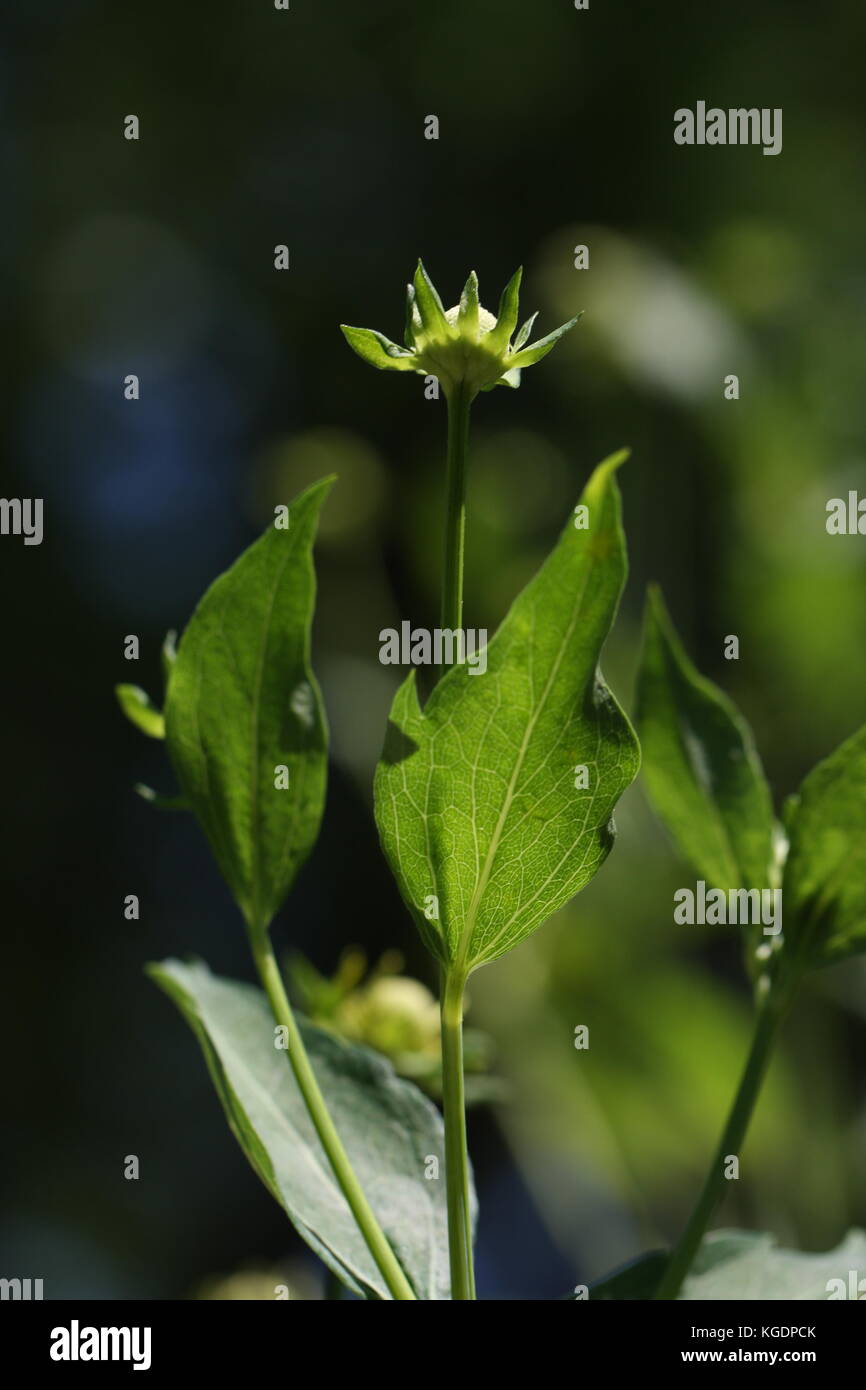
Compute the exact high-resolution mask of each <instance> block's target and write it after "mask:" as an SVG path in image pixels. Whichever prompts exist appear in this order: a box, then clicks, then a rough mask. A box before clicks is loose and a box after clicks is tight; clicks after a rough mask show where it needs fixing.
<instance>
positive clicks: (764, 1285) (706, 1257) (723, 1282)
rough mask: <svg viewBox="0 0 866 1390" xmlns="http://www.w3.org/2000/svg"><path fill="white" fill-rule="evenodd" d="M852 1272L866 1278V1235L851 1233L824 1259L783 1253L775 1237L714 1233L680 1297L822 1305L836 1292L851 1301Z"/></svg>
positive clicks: (795, 1252)
mask: <svg viewBox="0 0 866 1390" xmlns="http://www.w3.org/2000/svg"><path fill="white" fill-rule="evenodd" d="M851 1270H855V1271H859V1277H861V1278H862V1277H863V1274H864V1271H866V1232H864V1231H858V1230H853V1231H849V1232H848V1235H847V1236H846V1237H845V1239H844V1240H843V1241H842V1243H841V1244H840V1245H837V1247H836V1249H835V1250H829V1251H827V1252H826V1253H825V1254H820V1255H812V1254H809V1255H804V1254H801V1253H800V1252H799V1251H796V1250H783V1249H780V1247H779V1246H778V1245H777V1244H776V1242H775V1239H774V1238H773V1236H770V1235H755V1234H752V1233H751V1232H749V1231H714V1232H713V1233H712V1235H709V1236H707V1237H706V1238H705V1240H704V1242H703V1244H702V1246H701V1248H700V1250H699V1252H698V1255H697V1258H696V1259H695V1262H694V1264H693V1265H692V1269H691V1273H690V1274H689V1276H688V1278H687V1279H686V1281H685V1283H684V1284H683V1287H682V1290H681V1292H680V1298H681V1299H685V1300H689V1299H700V1300H704V1299H716V1298H719V1299H730V1300H746V1301H755V1300H760V1301H765V1300H771V1299H781V1300H795V1301H807V1302H821V1301H826V1300H828V1299H829V1298H830V1295H831V1293H834V1294H835V1297H836V1298H843V1297H851V1294H850V1292H848V1293H843V1292H842V1289H843V1288H844V1289H846V1290H847V1289H849V1287H850V1285H849V1273H850V1271H851ZM834 1280H837V1281H841V1284H839V1283H835V1284H834V1283H832V1282H831V1281H834ZM864 1289H866V1285H864ZM856 1296H857V1295H856V1294H855V1297H856Z"/></svg>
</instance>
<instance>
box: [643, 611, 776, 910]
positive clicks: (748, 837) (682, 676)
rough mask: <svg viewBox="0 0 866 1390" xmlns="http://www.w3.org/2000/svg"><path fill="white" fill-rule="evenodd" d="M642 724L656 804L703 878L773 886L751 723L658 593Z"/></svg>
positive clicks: (648, 630)
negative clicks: (688, 649)
mask: <svg viewBox="0 0 866 1390" xmlns="http://www.w3.org/2000/svg"><path fill="white" fill-rule="evenodd" d="M636 723H637V729H638V733H639V735H640V740H641V748H642V750H643V775H644V778H645V781H646V785H647V788H648V790H649V793H650V797H651V799H652V801H653V804H654V806H655V808H656V810H657V811H658V814H659V816H660V817H661V819H662V820H663V821H664V823H665V825H666V826H667V828H668V830H669V831H670V833H671V835H672V837H673V839H674V841H675V843H676V845H677V847H678V848H679V850H680V852H681V853H682V854H683V856H684V858H686V859H687V860H688V861H689V862H690V863H691V865H692V867H693V868H694V869H695V870H696V871H697V873H698V874H699V875H700V876H701V877H702V878H703V879H704V880H705V881H706V883H707V885H708V886H710V887H713V888H718V889H721V890H722V891H728V890H730V889H736V888H765V887H771V886H775V884H774V882H773V876H774V867H773V862H774V820H773V808H772V803H771V800H770V793H769V790H768V788H767V783H766V780H765V778H764V773H763V770H762V768H761V762H760V759H759V757H758V754H757V751H756V749H755V746H754V741H753V739H752V735H751V732H750V730H749V727H748V725H747V724H746V722H745V720H744V719H743V718H742V717H741V715H740V714H739V713H738V712H737V710H736V708H735V707H734V705H733V704H732V703H731V701H730V700H729V699H728V698H727V696H725V695H723V694H722V692H721V691H720V690H719V689H718V688H717V687H716V686H715V685H713V684H712V683H711V682H710V681H708V680H705V679H704V677H703V676H701V675H699V674H698V672H697V671H696V670H695V668H694V666H693V665H692V663H691V662H690V661H689V659H688V657H687V656H686V654H685V652H684V650H683V648H682V645H681V643H680V640H679V638H678V637H677V634H676V632H675V630H674V627H673V624H672V623H671V620H670V618H669V616H668V613H667V610H666V609H665V606H664V602H663V600H662V597H661V594H660V593H659V592H658V591H656V590H651V591H650V594H649V596H648V599H647V607H646V614H645V621H644V645H643V653H642V659H641V667H640V673H639V677H638V691H637V719H636Z"/></svg>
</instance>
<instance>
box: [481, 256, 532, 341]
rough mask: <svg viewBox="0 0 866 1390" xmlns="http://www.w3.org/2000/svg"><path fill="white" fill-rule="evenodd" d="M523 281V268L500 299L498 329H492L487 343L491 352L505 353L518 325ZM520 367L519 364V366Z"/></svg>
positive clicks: (520, 267) (519, 269) (518, 268)
mask: <svg viewBox="0 0 866 1390" xmlns="http://www.w3.org/2000/svg"><path fill="white" fill-rule="evenodd" d="M522 279H523V266H522V265H520V266H518V267H517V269H516V270H515V272H514V274H513V275H512V277H511V279H510V280H509V281H508V284H507V285H506V286H505V289H504V290H503V291H502V294H501V296H500V299H499V309H498V311H497V314H496V327H495V328H491V330H490V332H489V333H488V334H487V337H486V338H485V340H484V341H485V343H486V345H487V347H489V349H490V351H491V352H504V351H505V349H506V347H507V346H508V343H509V341H510V339H511V335H512V333H513V332H514V329H515V327H516V325H517V315H518V313H519V311H520V282H521V280H522ZM517 365H518V366H519V365H520V364H519V363H518V364H517Z"/></svg>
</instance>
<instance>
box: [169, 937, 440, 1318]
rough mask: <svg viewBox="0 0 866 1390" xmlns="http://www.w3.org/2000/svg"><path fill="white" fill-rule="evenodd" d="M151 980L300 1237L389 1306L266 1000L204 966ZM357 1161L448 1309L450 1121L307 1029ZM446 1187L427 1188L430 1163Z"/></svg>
mask: <svg viewBox="0 0 866 1390" xmlns="http://www.w3.org/2000/svg"><path fill="white" fill-rule="evenodd" d="M148 973H149V974H150V976H151V978H152V979H154V980H155V981H156V983H157V984H158V985H159V986H160V987H161V988H162V989H163V990H165V992H166V994H167V995H168V996H169V998H171V999H172V1000H173V1001H174V1003H175V1004H176V1005H177V1006H178V1008H179V1009H180V1011H181V1013H182V1014H183V1015H184V1017H185V1018H186V1021H187V1022H188V1023H189V1025H190V1027H191V1028H192V1030H193V1032H194V1033H195V1035H196V1037H197V1038H198V1041H199V1043H200V1045H201V1048H202V1051H203V1052H204V1055H205V1058H206V1060H207V1064H208V1068H209V1070H210V1073H211V1076H212V1078H213V1081H214V1085H215V1087H216V1090H217V1092H218V1094H219V1097H220V1100H221V1101H222V1104H223V1107H224V1109H225V1112H226V1116H227V1118H228V1122H229V1125H230V1126H231V1129H232V1132H233V1133H234V1135H235V1137H236V1139H237V1140H238V1142H239V1144H240V1146H241V1148H242V1149H243V1151H244V1153H245V1154H246V1156H247V1158H248V1159H249V1161H250V1163H251V1164H252V1167H253V1169H254V1170H255V1172H256V1173H257V1174H258V1175H259V1177H260V1178H261V1180H262V1182H263V1183H264V1184H265V1186H266V1187H267V1188H268V1190H269V1192H271V1194H272V1195H273V1196H274V1197H275V1198H276V1200H277V1201H278V1202H279V1203H280V1204H281V1205H282V1206H283V1208H284V1209H285V1211H286V1213H287V1214H288V1216H289V1219H290V1220H291V1222H292V1224H293V1225H294V1227H295V1229H296V1230H297V1232H298V1234H299V1235H300V1236H301V1237H302V1238H303V1239H304V1240H305V1241H306V1242H307V1244H308V1245H309V1246H310V1247H311V1249H312V1250H314V1251H315V1253H316V1254H317V1255H318V1256H319V1257H320V1258H321V1259H322V1260H324V1262H325V1264H326V1265H327V1266H328V1267H329V1269H332V1270H333V1271H334V1273H335V1274H336V1275H337V1276H338V1277H339V1278H340V1279H342V1280H343V1282H344V1283H345V1284H346V1285H347V1286H348V1287H349V1288H350V1289H352V1290H354V1292H356V1293H361V1294H363V1295H365V1296H366V1297H373V1298H382V1299H387V1298H388V1297H389V1294H388V1291H387V1288H386V1286H385V1284H384V1281H383V1280H382V1277H381V1275H380V1274H379V1271H378V1269H377V1268H376V1265H375V1264H374V1262H373V1260H372V1258H371V1256H370V1254H369V1251H368V1250H367V1247H366V1244H365V1243H364V1240H363V1238H362V1236H361V1234H360V1232H359V1230H358V1227H357V1225H356V1223H355V1220H354V1217H353V1216H352V1214H351V1211H350V1210H349V1207H348V1204H347V1202H346V1200H345V1198H344V1197H343V1194H342V1192H341V1190H340V1188H339V1187H338V1185H337V1183H336V1181H335V1179H334V1176H333V1174H332V1172H331V1168H330V1165H329V1163H328V1160H327V1158H326V1156H325V1153H324V1151H323V1149H322V1148H321V1145H320V1143H319V1140H318V1137H317V1136H316V1133H315V1130H314V1128H313V1125H312V1122H311V1120H310V1118H309V1116H308V1114H307V1110H306V1106H305V1104H304V1101H303V1099H302V1097H301V1093H300V1091H299V1089H298V1087H297V1085H296V1083H295V1080H294V1077H293V1075H292V1072H291V1068H290V1065H289V1061H288V1058H287V1056H286V1054H285V1053H284V1052H282V1051H280V1050H279V1049H278V1048H277V1047H276V1046H275V1044H274V1038H275V1034H274V1022H273V1018H272V1016H271V1012H270V1009H269V1008H268V1004H267V1001H266V999H265V996H264V994H263V993H262V992H261V991H260V990H258V989H256V988H255V987H254V986H252V985H247V984H241V983H239V982H237V981H234V980H225V979H221V978H219V977H218V976H216V975H212V974H211V972H210V970H209V969H208V967H207V966H206V965H205V964H204V963H203V962H195V963H190V964H184V963H183V962H181V961H178V960H168V961H163V962H162V963H161V964H158V965H151V966H149V967H148ZM299 1026H300V1028H301V1031H302V1034H303V1038H304V1043H305V1046H306V1048H307V1050H308V1052H309V1055H310V1060H311V1062H312V1064H313V1068H314V1070H315V1073H316V1078H317V1080H318V1082H319V1085H320V1086H321V1089H322V1092H323V1094H324V1097H325V1102H326V1104H327V1106H328V1110H329V1111H330V1113H331V1115H332V1116H333V1119H334V1122H335V1124H336V1125H337V1127H338V1129H339V1131H340V1136H341V1138H342V1140H343V1142H344V1144H345V1146H346V1150H347V1152H348V1155H349V1158H350V1160H351V1162H352V1165H353V1167H354V1169H355V1172H356V1173H357V1175H358V1178H359V1180H360V1182H361V1185H362V1187H363V1189H364V1192H365V1194H366V1196H367V1198H368V1200H369V1202H370V1205H371V1206H372V1208H373V1211H374V1212H375V1214H376V1216H377V1218H378V1220H379V1222H380V1224H381V1226H382V1229H383V1230H384V1232H385V1234H386V1236H387V1237H388V1239H389V1241H390V1242H391V1244H392V1246H393V1248H394V1251H395V1253H396V1255H397V1258H398V1260H399V1261H400V1264H401V1265H402V1267H403V1269H404V1270H405V1272H406V1274H407V1276H408V1278H409V1280H410V1282H411V1283H412V1285H413V1288H414V1289H415V1292H416V1293H417V1295H418V1297H419V1298H422V1299H436V1300H440V1299H448V1298H449V1297H450V1276H449V1271H448V1232H447V1212H446V1198H445V1178H444V1170H445V1160H444V1152H445V1147H444V1133H443V1128H442V1120H441V1117H440V1115H439V1112H438V1111H437V1110H436V1108H435V1106H433V1105H432V1104H431V1103H430V1102H429V1101H428V1100H426V1099H425V1098H424V1096H422V1094H421V1092H420V1091H419V1090H418V1089H417V1087H416V1086H413V1085H412V1084H411V1082H408V1081H402V1080H400V1078H399V1077H397V1076H396V1075H395V1073H394V1070H393V1068H392V1067H391V1065H390V1064H389V1063H388V1062H386V1061H385V1060H384V1059H383V1058H382V1057H380V1056H378V1055H377V1054H376V1053H374V1052H371V1051H369V1050H368V1049H367V1048H364V1047H359V1046H356V1045H353V1044H350V1043H347V1042H344V1041H342V1040H341V1039H340V1038H336V1037H334V1035H333V1034H331V1033H328V1032H325V1031H324V1030H322V1029H319V1028H316V1027H314V1026H313V1025H312V1024H310V1023H308V1022H306V1021H305V1020H299ZM429 1157H434V1158H437V1159H438V1161H439V1165H440V1173H441V1176H440V1177H439V1178H438V1179H430V1180H428V1179H427V1177H426V1176H425V1170H426V1168H427V1163H428V1158H429Z"/></svg>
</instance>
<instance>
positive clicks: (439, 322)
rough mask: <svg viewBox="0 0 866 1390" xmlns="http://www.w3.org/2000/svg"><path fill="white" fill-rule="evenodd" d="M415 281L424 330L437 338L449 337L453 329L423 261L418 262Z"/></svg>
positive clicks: (417, 302) (416, 303)
mask: <svg viewBox="0 0 866 1390" xmlns="http://www.w3.org/2000/svg"><path fill="white" fill-rule="evenodd" d="M413 283H414V286H415V305H416V307H417V309H418V313H419V314H420V315H421V322H422V324H423V325H424V332H425V333H427V334H429V335H431V336H433V337H437V338H441V337H446V338H447V337H449V336H450V334H451V332H452V330H451V327H450V325H449V323H448V320H447V319H446V317H445V309H444V307H443V305H442V300H441V299H440V298H439V293H438V291H437V290H436V287H435V286H434V284H433V281H432V280H431V279H430V276H429V275H428V274H427V271H426V270H425V269H424V266H423V264H422V263H421V261H419V262H418V266H417V269H416V271H415V278H414V282H413Z"/></svg>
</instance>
